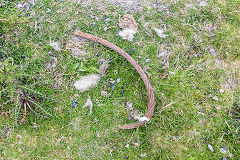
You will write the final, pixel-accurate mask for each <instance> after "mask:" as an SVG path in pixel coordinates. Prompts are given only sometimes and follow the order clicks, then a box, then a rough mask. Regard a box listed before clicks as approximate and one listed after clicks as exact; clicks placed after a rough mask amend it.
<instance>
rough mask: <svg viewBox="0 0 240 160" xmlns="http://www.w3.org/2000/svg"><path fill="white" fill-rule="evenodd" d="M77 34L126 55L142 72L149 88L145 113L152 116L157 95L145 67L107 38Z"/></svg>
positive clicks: (135, 124)
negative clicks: (144, 69)
mask: <svg viewBox="0 0 240 160" xmlns="http://www.w3.org/2000/svg"><path fill="white" fill-rule="evenodd" d="M73 34H74V35H76V36H79V37H82V38H85V39H88V40H91V41H93V42H98V43H100V44H102V45H104V46H106V47H108V48H111V49H112V50H114V51H116V52H118V53H119V54H121V55H122V56H123V57H125V58H126V59H127V60H128V61H129V62H130V63H131V64H132V65H133V66H134V67H135V69H136V70H137V72H138V73H139V74H140V76H141V77H142V80H143V82H144V84H145V86H146V88H147V93H148V101H149V102H148V108H147V112H146V113H145V115H144V116H145V117H147V118H150V117H151V116H152V114H153V111H154V106H155V105H156V102H155V96H154V92H153V88H152V85H151V83H150V81H149V80H148V78H147V76H146V74H145V73H144V71H143V69H142V68H141V67H140V66H139V65H138V63H137V62H136V61H135V60H134V59H133V58H132V57H131V56H130V55H129V54H127V53H126V52H125V51H124V50H122V49H121V48H120V47H118V46H117V45H115V44H113V43H111V42H108V41H107V40H105V39H102V38H99V37H97V36H94V35H91V34H87V33H84V32H79V33H73ZM145 123H146V121H143V122H138V123H132V124H125V125H122V126H118V127H119V128H120V129H133V128H137V127H139V126H142V125H144V124H145Z"/></svg>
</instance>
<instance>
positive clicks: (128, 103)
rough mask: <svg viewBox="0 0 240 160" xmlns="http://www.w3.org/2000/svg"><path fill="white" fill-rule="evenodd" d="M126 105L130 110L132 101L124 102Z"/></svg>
mask: <svg viewBox="0 0 240 160" xmlns="http://www.w3.org/2000/svg"><path fill="white" fill-rule="evenodd" d="M126 106H127V108H128V109H130V110H132V109H133V103H131V102H127V103H126Z"/></svg>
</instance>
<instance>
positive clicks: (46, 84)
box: [0, 0, 240, 159]
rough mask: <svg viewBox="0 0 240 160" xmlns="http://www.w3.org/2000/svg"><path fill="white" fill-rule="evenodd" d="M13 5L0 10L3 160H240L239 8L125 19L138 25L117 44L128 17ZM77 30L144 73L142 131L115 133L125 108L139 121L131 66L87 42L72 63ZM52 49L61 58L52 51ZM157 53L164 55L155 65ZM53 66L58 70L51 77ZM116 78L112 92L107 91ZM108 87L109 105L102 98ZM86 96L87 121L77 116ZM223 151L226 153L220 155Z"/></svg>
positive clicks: (139, 90)
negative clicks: (83, 86) (79, 86)
mask: <svg viewBox="0 0 240 160" xmlns="http://www.w3.org/2000/svg"><path fill="white" fill-rule="evenodd" d="M23 2H25V1H21V4H23ZM18 3H20V2H17V1H3V2H1V7H0V13H1V14H0V15H1V16H0V35H1V39H0V60H1V62H0V97H1V98H0V106H1V108H0V109H1V112H0V113H1V116H0V157H1V158H4V159H5V158H6V159H15V158H18V159H44V158H48V159H64V158H68V159H69V158H73V159H222V158H224V157H227V158H228V159H239V158H240V157H239V155H240V148H239V140H240V137H239V113H240V110H239V99H240V97H239V91H240V90H239V82H240V80H239V69H240V66H239V44H240V37H239V30H240V27H239V23H240V16H239V12H238V10H239V7H240V4H239V2H238V1H234V0H230V1H208V5H207V6H199V4H198V2H192V1H177V2H176V3H173V2H169V1H162V2H161V3H160V7H158V8H154V7H149V6H144V5H143V6H144V7H143V11H141V12H134V13H131V14H132V15H133V16H134V18H135V19H136V21H137V23H138V32H137V34H136V35H135V38H134V40H133V42H128V41H126V40H123V39H122V38H121V37H119V36H117V35H116V34H117V33H118V31H119V28H118V20H119V16H122V15H124V14H125V11H124V9H123V8H121V7H119V8H118V7H116V6H112V5H109V6H108V5H105V6H108V7H107V8H106V9H104V5H101V6H99V3H98V2H96V3H97V5H90V6H85V7H82V5H81V3H72V2H71V1H37V2H36V5H35V6H31V7H30V8H29V10H27V9H25V8H18V7H17V6H16V4H18ZM143 4H145V3H143ZM186 4H189V5H192V6H193V7H186ZM163 6H164V7H163ZM161 8H165V9H161ZM106 18H110V21H107V22H106ZM162 24H164V25H162ZM152 26H158V27H163V28H165V31H166V32H165V34H167V35H168V36H167V37H166V38H165V39H163V38H160V37H158V36H157V35H156V33H155V32H154V31H153V30H152V29H151V27H152ZM104 27H108V30H106V31H105V30H104ZM76 29H77V30H81V31H83V32H88V33H91V34H93V35H97V36H99V37H102V38H104V39H107V40H108V41H110V42H113V43H115V44H116V45H118V46H119V47H121V48H122V49H124V50H125V51H128V52H130V53H131V55H132V57H133V58H134V59H135V60H137V61H138V63H139V64H140V66H141V67H142V68H144V67H145V66H148V67H149V69H148V71H147V72H148V73H149V74H148V76H149V80H150V81H151V83H152V85H153V88H154V92H155V95H156V101H157V105H156V108H155V111H154V115H153V117H152V118H151V121H150V122H149V123H148V124H147V125H145V126H143V127H140V128H137V129H134V130H119V129H118V128H117V124H125V123H132V122H134V120H128V109H127V107H126V105H125V104H126V102H132V103H133V104H134V105H133V107H134V109H135V110H138V111H139V112H140V113H142V114H144V113H145V111H146V107H147V104H148V102H147V94H146V91H145V86H144V84H143V82H142V80H141V79H140V77H139V75H138V74H137V72H136V71H135V70H134V69H133V67H132V66H131V65H130V63H129V62H127V61H126V60H124V59H123V58H122V57H121V56H120V55H118V54H117V53H115V52H113V51H112V50H110V49H108V48H105V47H103V46H101V45H100V44H96V43H92V42H89V41H86V42H85V43H84V44H83V45H82V46H81V47H82V49H83V50H85V51H86V52H88V53H89V54H88V55H87V56H86V57H85V58H84V59H82V58H79V57H77V58H75V57H73V56H71V52H70V51H69V50H68V49H66V43H67V42H68V40H69V39H71V38H72V34H71V33H72V32H73V31H75V30H76ZM51 42H58V43H59V44H60V46H61V47H62V50H61V51H59V52H58V51H55V50H54V49H53V48H52V47H51V46H50V45H49V44H50V43H51ZM133 48H134V49H133ZM161 51H167V52H169V53H170V55H169V56H167V57H162V58H158V57H157V55H158V53H159V52H161ZM213 52H214V53H213ZM97 55H99V56H97ZM53 57H55V58H57V62H55V63H56V67H50V68H48V67H47V66H49V65H51V64H53ZM101 58H105V59H108V60H110V67H109V68H108V70H107V74H106V76H105V77H104V78H102V79H101V80H100V82H99V84H98V86H97V87H96V88H94V89H91V90H89V91H87V92H84V93H80V92H79V91H77V90H76V89H75V88H73V87H72V85H73V84H74V82H75V81H76V80H78V79H79V77H80V76H83V75H88V74H98V73H99V69H98V68H99V66H100V63H99V59H101ZM146 59H150V60H151V62H150V63H147V62H146ZM164 72H168V76H167V77H165V76H162V74H163V73H164ZM118 78H120V79H121V81H120V83H116V85H115V89H114V90H112V89H111V87H108V85H109V83H110V81H113V80H115V81H116V80H117V79H118ZM104 86H106V91H108V92H109V96H108V97H102V96H101V90H102V89H103V87H104ZM220 89H223V90H224V92H220ZM20 91H21V92H22V94H21V92H20ZM23 95H24V96H23ZM88 96H90V97H91V99H92V101H93V104H94V108H93V114H92V115H89V110H88V109H87V108H85V109H83V108H82V106H83V104H84V103H85V101H86V99H87V98H88ZM214 96H217V98H218V100H216V98H213V97H214ZM75 101H77V102H78V104H77V108H74V107H73V102H75ZM24 113H26V114H27V115H26V117H25V115H24ZM20 121H22V122H23V123H21V124H20V123H19V122H20ZM209 144H210V145H211V146H212V147H213V149H214V152H211V151H210V149H209V148H208V145H209ZM223 147H225V148H226V150H227V151H226V153H222V152H220V149H221V148H223Z"/></svg>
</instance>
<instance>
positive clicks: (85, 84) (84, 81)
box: [73, 74, 100, 92]
mask: <svg viewBox="0 0 240 160" xmlns="http://www.w3.org/2000/svg"><path fill="white" fill-rule="evenodd" d="M99 80H100V76H98V75H95V74H93V75H88V76H83V77H81V78H80V79H79V80H78V81H76V82H75V83H74V85H73V86H74V87H75V88H76V89H78V90H80V91H81V92H85V91H87V90H89V89H91V88H93V87H96V86H97V84H98V82H99Z"/></svg>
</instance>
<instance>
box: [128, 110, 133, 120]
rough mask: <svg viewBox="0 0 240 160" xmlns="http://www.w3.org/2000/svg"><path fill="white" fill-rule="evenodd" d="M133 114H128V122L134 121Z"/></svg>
mask: <svg viewBox="0 0 240 160" xmlns="http://www.w3.org/2000/svg"><path fill="white" fill-rule="evenodd" d="M132 118H133V117H132V112H128V120H132Z"/></svg>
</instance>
